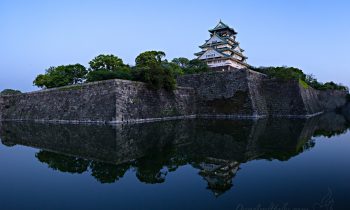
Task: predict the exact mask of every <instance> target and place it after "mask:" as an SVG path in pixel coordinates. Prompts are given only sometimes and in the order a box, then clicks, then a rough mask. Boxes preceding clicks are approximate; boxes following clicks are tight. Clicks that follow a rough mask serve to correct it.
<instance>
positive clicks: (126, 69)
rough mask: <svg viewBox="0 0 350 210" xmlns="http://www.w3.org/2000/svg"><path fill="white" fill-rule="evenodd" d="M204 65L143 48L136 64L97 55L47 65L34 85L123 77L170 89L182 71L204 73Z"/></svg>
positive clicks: (173, 86)
mask: <svg viewBox="0 0 350 210" xmlns="http://www.w3.org/2000/svg"><path fill="white" fill-rule="evenodd" d="M208 70H209V67H208V66H207V64H206V63H205V62H203V61H201V60H198V59H193V60H189V59H187V58H183V57H180V58H174V59H173V60H172V61H170V62H169V61H168V60H166V59H165V53H164V52H162V51H146V52H143V53H141V54H140V55H138V56H137V57H136V59H135V66H132V67H131V66H129V65H127V64H124V62H123V60H122V59H121V58H119V57H117V56H115V55H104V54H101V55H98V56H96V57H95V58H94V59H92V60H91V61H90V62H89V67H88V68H86V67H85V66H83V65H81V64H70V65H61V66H57V67H49V68H48V69H46V71H45V74H39V75H38V76H37V77H36V78H35V80H34V81H33V84H34V85H36V86H38V87H40V88H54V87H62V86H66V85H73V84H80V83H86V82H95V81H101V80H108V79H124V80H133V81H141V82H145V83H146V84H147V85H148V87H149V88H151V89H160V88H164V89H166V90H173V89H174V88H175V86H176V80H175V79H176V77H177V76H180V75H183V74H193V73H200V72H206V71H208Z"/></svg>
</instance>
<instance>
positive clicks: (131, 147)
mask: <svg viewBox="0 0 350 210" xmlns="http://www.w3.org/2000/svg"><path fill="white" fill-rule="evenodd" d="M348 128H349V122H348V121H347V120H346V118H345V117H344V116H342V115H339V114H335V113H327V114H324V115H321V116H318V117H314V118H311V119H283V118H276V119H261V120H257V121H253V120H213V119H207V120H204V119H202V120H198V119H197V120H181V121H166V122H156V123H145V124H133V125H117V126H108V125H61V124H40V123H23V122H22V123H16V122H2V124H1V129H0V132H1V133H0V138H1V139H2V144H4V145H7V146H14V145H25V146H29V147H35V148H39V149H40V151H39V152H37V153H36V158H37V159H38V160H39V161H40V162H42V163H44V164H47V165H48V167H50V168H52V169H54V170H58V171H61V172H68V173H77V174H79V173H83V172H87V173H91V176H93V177H95V178H96V180H98V181H99V182H101V183H113V182H116V181H118V180H119V179H120V178H122V177H123V176H124V174H125V173H126V171H128V170H130V169H133V170H134V171H135V174H136V177H137V178H138V180H139V181H141V182H144V183H152V184H153V183H162V182H164V181H165V180H166V176H167V174H168V173H171V172H173V171H175V170H176V169H177V168H178V167H180V166H183V165H191V166H192V167H194V168H197V169H198V170H199V173H198V174H199V175H200V176H201V177H202V178H203V179H204V180H205V181H206V182H207V188H208V189H210V190H211V191H212V192H213V193H214V194H215V195H216V196H219V195H220V194H222V193H224V192H225V191H227V190H229V189H230V188H231V187H232V186H233V183H232V182H233V177H234V176H235V175H236V173H237V172H238V171H239V166H240V164H241V163H245V162H248V161H250V160H255V159H267V160H273V159H277V160H281V161H284V160H288V159H289V158H291V157H293V156H296V155H298V154H300V153H302V152H303V151H306V150H308V149H311V148H312V147H313V146H314V145H315V142H314V140H313V138H312V137H314V136H321V135H322V136H327V137H330V136H333V135H338V134H341V133H344V132H345V131H346V130H347V129H348Z"/></svg>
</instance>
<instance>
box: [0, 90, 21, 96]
mask: <svg viewBox="0 0 350 210" xmlns="http://www.w3.org/2000/svg"><path fill="white" fill-rule="evenodd" d="M20 93H22V92H21V91H19V90H13V89H4V90H3V91H1V93H0V95H13V94H20Z"/></svg>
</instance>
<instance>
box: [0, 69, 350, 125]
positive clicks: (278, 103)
mask: <svg viewBox="0 0 350 210" xmlns="http://www.w3.org/2000/svg"><path fill="white" fill-rule="evenodd" d="M177 84H178V88H176V89H175V90H174V91H165V90H150V89H148V88H147V87H146V85H145V84H144V83H141V82H134V81H126V80H118V79H115V80H106V81H100V82H94V83H87V84H83V85H73V86H66V87H62V88H56V89H49V90H42V91H36V92H31V93H25V94H18V95H11V96H0V120H34V121H54V122H100V123H119V122H144V121H154V120H161V119H176V118H184V117H187V118H188V117H196V116H197V117H235V118H242V117H243V118H257V117H265V116H267V115H270V116H290V117H296V116H297V117H305V116H310V115H315V114H318V113H320V112H323V111H328V110H334V109H336V108H339V107H341V106H343V105H344V104H345V103H346V92H344V91H317V90H314V89H313V88H311V87H308V88H305V87H303V86H302V85H300V84H299V82H298V81H282V80H277V79H269V78H267V76H266V75H264V74H261V73H258V72H254V71H250V70H247V69H241V70H235V71H227V72H209V73H205V74H193V75H185V76H182V77H179V78H178V79H177Z"/></svg>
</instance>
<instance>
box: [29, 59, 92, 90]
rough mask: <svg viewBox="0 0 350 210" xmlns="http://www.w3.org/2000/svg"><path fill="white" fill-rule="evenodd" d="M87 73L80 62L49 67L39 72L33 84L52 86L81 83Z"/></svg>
mask: <svg viewBox="0 0 350 210" xmlns="http://www.w3.org/2000/svg"><path fill="white" fill-rule="evenodd" d="M86 73H87V70H86V68H85V67H84V66H83V65H81V64H73V65H66V66H64V65H62V66H57V67H53V66H52V67H50V68H48V69H47V70H46V73H45V74H39V75H38V76H37V77H36V78H35V80H34V81H33V84H34V85H36V86H38V87H45V88H54V87H61V86H66V85H73V84H78V83H82V82H83V80H84V78H85V75H86Z"/></svg>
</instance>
